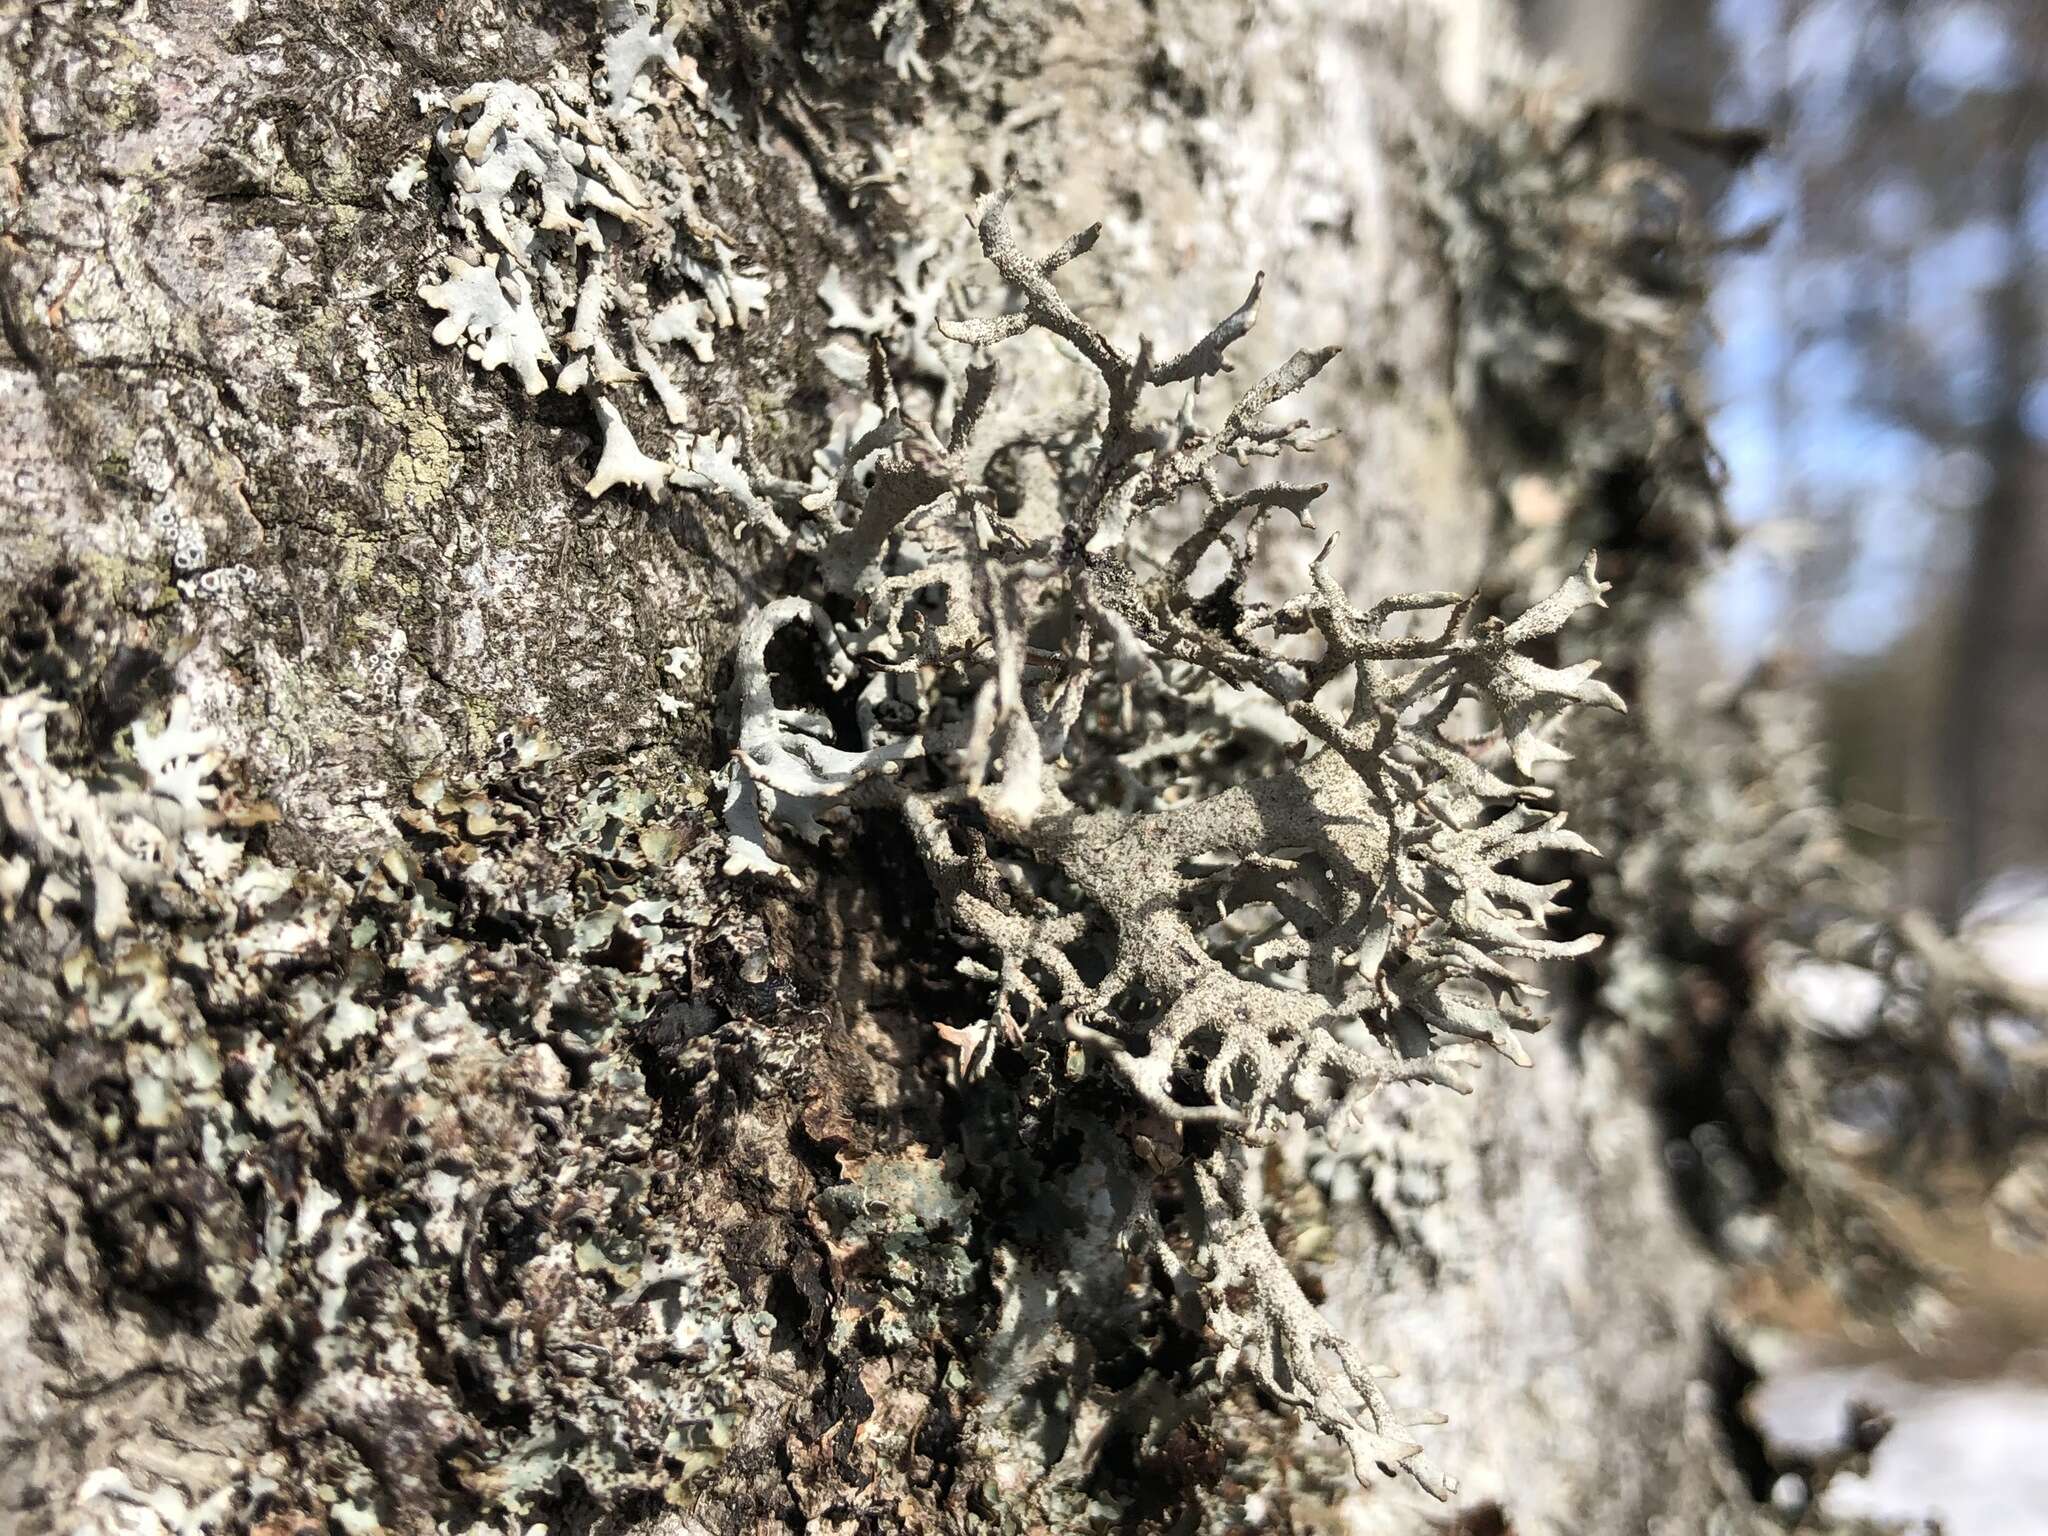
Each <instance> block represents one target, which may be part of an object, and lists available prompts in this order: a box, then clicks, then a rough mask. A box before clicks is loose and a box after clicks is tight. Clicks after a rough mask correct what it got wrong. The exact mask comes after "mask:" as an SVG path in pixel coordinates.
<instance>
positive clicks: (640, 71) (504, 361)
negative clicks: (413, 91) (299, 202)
mask: <svg viewBox="0 0 2048 1536" xmlns="http://www.w3.org/2000/svg"><path fill="white" fill-rule="evenodd" d="M624 12H625V14H624V16H623V25H617V26H614V27H613V29H612V30H610V31H609V32H607V33H606V35H605V37H604V39H603V41H602V43H601V44H600V48H599V57H598V59H597V60H596V61H595V62H594V63H593V67H592V69H591V70H590V72H589V73H587V74H585V75H583V76H581V77H574V76H571V75H570V74H568V73H566V72H563V71H560V70H558V71H557V72H556V73H555V74H554V75H552V76H550V77H549V78H548V79H547V80H545V81H543V82H542V83H540V84H539V85H537V86H536V85H528V84H522V83H520V82H516V81H510V80H494V81H488V82H485V83H482V84H479V85H476V86H473V87H471V88H470V89H469V90H467V91H464V92H462V93H460V94H459V95H457V96H455V97H454V98H453V99H452V100H448V101H445V102H444V101H442V100H441V99H439V98H438V97H434V98H423V100H422V103H421V105H422V110H424V111H426V112H428V113H429V114H430V115H432V116H433V117H434V118H435V123H434V128H433V135H432V142H433V151H432V161H433V167H432V168H433V173H434V174H435V175H437V176H438V177H439V178H440V179H441V180H442V182H443V184H444V185H445V186H446V188H447V189H448V193H449V198H448V205H447V206H448V219H449V222H450V225H451V229H452V233H453V234H454V236H455V241H456V244H455V249H453V250H452V251H450V252H449V253H448V254H447V255H446V256H445V257H443V258H442V261H441V266H442V268H443V269H444V275H442V276H440V277H439V279H438V280H436V278H435V277H434V275H432V274H430V275H429V276H428V277H427V278H425V279H423V280H422V282H421V285H420V289H419V294H420V298H421V299H422V300H424V301H425V302H426V303H427V304H428V305H430V306H431V307H433V308H435V309H438V310H440V311H442V312H443V315H444V318H443V319H442V320H441V321H440V322H439V324H437V325H436V327H435V329H434V339H435V340H436V341H438V342H440V343H441V344H442V345H444V346H461V347H463V348H465V350H466V351H467V353H468V355H469V357H470V359H471V360H472V361H473V362H475V363H477V364H478V365H479V366H480V367H482V368H484V369H487V370H488V369H497V368H505V369H508V370H509V371H510V372H511V373H513V375H514V376H515V377H517V378H518V379H519V381H520V384H521V385H522V387H523V388H524V389H525V390H526V392H527V393H528V394H530V395H534V394H540V393H542V392H543V391H545V390H548V389H554V390H556V391H558V392H560V393H563V394H580V395H583V396H585V397H586V398H587V399H588V400H589V402H590V405H591V409H592V411H593V412H594V413H595V415H596V417H597V422H598V426H599V427H600V429H601V432H602V437H603V447H602V451H601V458H600V461H599V463H598V465H597V469H596V472H595V473H594V474H593V475H592V476H591V478H590V480H589V482H588V489H589V494H590V495H592V496H602V495H604V494H606V493H607V492H608V491H612V490H617V489H620V488H630V489H635V490H638V491H641V492H643V493H644V494H647V495H649V496H652V497H654V498H656V499H659V498H660V497H661V496H662V495H663V494H664V493H665V491H666V488H667V486H668V485H669V484H670V483H671V478H670V476H669V475H668V474H667V473H666V472H657V470H656V468H655V466H660V465H664V464H666V465H668V466H671V467H673V468H677V469H681V470H683V471H685V472H686V473H687V472H689V471H690V470H691V464H690V454H689V450H688V447H687V444H686V443H684V442H683V441H682V440H681V439H678V440H677V442H676V443H675V444H674V445H672V446H671V445H657V444H655V443H653V441H652V440H651V439H649V438H647V437H646V434H645V433H644V432H643V433H642V436H641V440H636V438H635V436H634V432H633V429H632V427H631V425H630V424H629V422H628V418H629V417H631V416H635V415H636V413H637V409H638V407H637V404H636V401H637V399H638V397H639V396H640V394H641V391H643V390H644V391H645V394H646V395H647V396H651V397H652V401H653V403H654V405H655V406H657V407H658V408H659V412H660V419H661V420H662V421H665V422H666V424H667V425H668V426H670V427H674V428H683V427H686V426H687V425H688V424H689V422H690V420H691V415H692V412H691V403H690V394H689V390H688V386H687V383H686V371H687V368H688V365H689V363H690V360H692V359H694V360H695V361H696V362H698V363H706V362H710V361H711V360H712V359H713V357H714V355H715V350H716V344H717V337H718V335H719V333H720V332H722V331H729V330H738V329H744V328H745V327H746V325H747V324H748V322H749V320H750V319H753V318H755V317H758V316H760V315H762V314H764V313H765V312H766V311H767V308H768V305H769V300H770V297H771V293H772V285H771V283H770V282H769V280H768V279H767V277H766V275H765V274H763V273H762V272H760V271H759V270H757V269H752V268H749V267H748V266H747V264H746V263H745V262H744V260H743V259H742V257H741V256H740V254H739V242H737V241H736V240H735V239H734V238H733V237H732V236H731V235H730V234H728V233H727V232H726V231H724V230H723V229H721V228H720V227H719V226H718V225H717V224H715V223H713V222H712V221H711V220H710V219H708V218H706V217H705V216H704V215H703V214H702V213H701V212H700V211H699V207H698V195H699V193H700V191H701V190H702V188H703V185H704V182H703V174H702V160H703V156H704V155H705V154H707V153H708V152H709V150H708V147H707V142H706V140H707V135H708V134H709V133H710V132H711V128H710V124H712V123H713V122H715V121H716V119H715V118H714V117H713V116H712V114H711V113H710V112H709V110H708V109H705V108H704V107H703V103H704V99H705V96H706V88H705V85H704V82H703V80H702V78H701V77H700V76H699V75H698V73H697V69H696V64H695V61H694V60H692V59H691V58H689V56H688V55H686V54H684V53H682V52H681V50H680V49H679V48H678V46H677V42H676V39H677V35H678V23H676V22H675V21H670V22H668V23H666V24H663V23H660V22H658V21H657V20H656V18H655V17H654V16H653V15H652V14H651V13H650V12H648V11H647V10H645V9H644V8H635V7H633V6H627V7H625V8H624ZM406 175H407V172H406V170H405V169H404V168H401V170H400V172H399V173H397V174H396V175H394V177H393V178H392V183H391V186H390V189H389V190H390V191H391V192H392V195H393V196H394V197H403V196H404V195H405V194H406V193H407V192H409V190H410V182H409V181H403V182H402V178H404V177H405V176H406ZM642 441H645V442H646V444H647V446H646V447H645V448H643V447H642ZM739 505H740V506H741V509H742V510H743V511H749V512H750V515H751V508H752V507H753V506H754V505H755V503H753V502H752V500H751V497H749V498H746V499H742V500H741V501H740V502H739ZM753 520H755V521H757V522H760V526H761V527H762V528H763V529H764V531H766V532H768V533H769V534H770V536H778V528H779V525H776V524H772V523H770V522H762V521H761V520H760V519H758V518H755V519H753Z"/></svg>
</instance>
